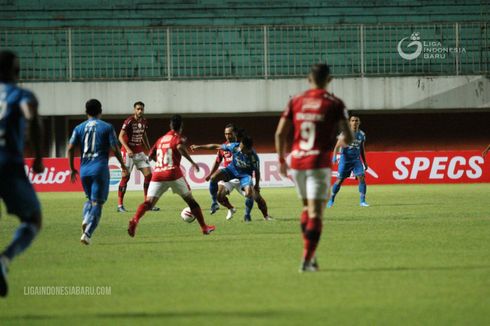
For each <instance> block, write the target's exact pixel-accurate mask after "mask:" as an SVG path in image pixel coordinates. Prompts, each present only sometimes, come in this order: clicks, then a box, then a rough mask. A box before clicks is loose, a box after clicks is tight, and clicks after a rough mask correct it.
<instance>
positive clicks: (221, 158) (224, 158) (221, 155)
mask: <svg viewBox="0 0 490 326" xmlns="http://www.w3.org/2000/svg"><path fill="white" fill-rule="evenodd" d="M229 143H230V142H226V143H223V144H222V145H221V146H226V145H228V144H229ZM232 161H233V154H232V153H231V152H229V151H225V150H222V149H219V150H218V153H217V154H216V162H217V163H221V162H223V166H224V167H227V166H228V165H230V164H231V162H232Z"/></svg>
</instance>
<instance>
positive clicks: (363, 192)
mask: <svg viewBox="0 0 490 326" xmlns="http://www.w3.org/2000/svg"><path fill="white" fill-rule="evenodd" d="M366 191H367V186H366V182H365V181H364V182H359V192H360V193H361V202H365V201H366Z"/></svg>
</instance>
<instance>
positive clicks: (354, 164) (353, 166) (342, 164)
mask: <svg viewBox="0 0 490 326" xmlns="http://www.w3.org/2000/svg"><path fill="white" fill-rule="evenodd" d="M351 172H353V173H354V175H355V176H356V177H359V176H363V175H364V166H363V165H362V163H361V160H354V161H347V162H346V161H345V160H344V159H343V158H342V157H341V158H340V161H339V169H338V176H337V178H338V179H345V178H348V177H349V176H350V174H351Z"/></svg>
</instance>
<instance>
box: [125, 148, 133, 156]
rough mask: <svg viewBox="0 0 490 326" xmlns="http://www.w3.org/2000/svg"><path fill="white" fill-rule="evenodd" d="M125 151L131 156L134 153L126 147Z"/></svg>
mask: <svg viewBox="0 0 490 326" xmlns="http://www.w3.org/2000/svg"><path fill="white" fill-rule="evenodd" d="M126 152H127V153H128V156H129V157H133V156H134V153H133V151H132V150H130V149H128V150H127V151H126Z"/></svg>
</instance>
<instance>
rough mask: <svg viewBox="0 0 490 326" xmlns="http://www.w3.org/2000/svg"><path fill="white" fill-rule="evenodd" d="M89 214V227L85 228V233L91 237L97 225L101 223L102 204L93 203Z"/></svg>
mask: <svg viewBox="0 0 490 326" xmlns="http://www.w3.org/2000/svg"><path fill="white" fill-rule="evenodd" d="M88 216H89V220H88V225H87V228H86V229H85V233H86V234H87V235H88V236H89V237H92V234H93V233H94V231H95V229H96V228H97V225H99V221H100V217H101V216H102V205H100V204H95V205H93V206H92V209H91V210H90V213H89V214H88Z"/></svg>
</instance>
